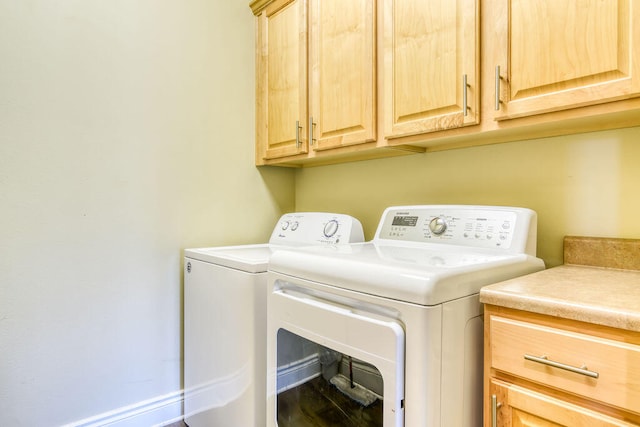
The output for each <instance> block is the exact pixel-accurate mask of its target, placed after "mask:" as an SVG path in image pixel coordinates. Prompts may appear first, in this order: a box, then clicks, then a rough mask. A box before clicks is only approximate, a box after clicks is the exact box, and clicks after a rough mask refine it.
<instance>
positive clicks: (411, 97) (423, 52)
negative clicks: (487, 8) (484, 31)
mask: <svg viewBox="0 0 640 427" xmlns="http://www.w3.org/2000/svg"><path fill="white" fill-rule="evenodd" d="M477 7H478V2H477V1H476V0H461V1H455V2H452V1H448V0H437V1H424V0H403V1H398V0H384V13H383V17H384V21H383V32H384V79H383V80H384V83H383V85H384V106H383V110H384V128H385V133H384V136H385V137H386V138H398V137H401V136H409V135H416V134H424V133H429V132H434V131H439V130H443V129H451V128H459V127H462V126H467V125H473V124H477V123H478V122H479V118H480V116H479V111H478V106H479V94H480V91H479V87H478V75H479V68H478V67H479V58H478V55H479V47H480V45H479V41H480V34H479V13H478V10H477Z"/></svg>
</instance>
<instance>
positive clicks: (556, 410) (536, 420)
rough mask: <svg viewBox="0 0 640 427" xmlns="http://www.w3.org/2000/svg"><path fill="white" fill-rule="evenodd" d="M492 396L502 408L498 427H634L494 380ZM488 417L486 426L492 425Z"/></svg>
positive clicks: (498, 418)
mask: <svg viewBox="0 0 640 427" xmlns="http://www.w3.org/2000/svg"><path fill="white" fill-rule="evenodd" d="M490 392H491V394H493V395H496V397H497V403H498V404H500V406H499V408H498V409H497V411H496V412H497V414H496V415H497V420H496V421H497V422H496V424H497V425H498V426H501V427H562V426H589V427H614V426H615V427H631V426H635V424H632V423H628V422H625V421H622V420H618V419H615V418H612V417H609V416H607V415H603V414H599V413H597V412H595V411H591V410H589V409H586V408H583V407H581V406H578V405H574V404H571V403H568V402H564V401H562V400H559V399H556V398H553V397H550V396H547V395H545V394H541V393H537V392H534V391H531V390H529V389H527V388H524V387H519V386H515V385H512V384H509V383H504V382H502V381H497V380H491V386H490ZM491 416H492V414H488V416H487V420H486V421H487V422H486V423H485V425H491V424H490V423H491Z"/></svg>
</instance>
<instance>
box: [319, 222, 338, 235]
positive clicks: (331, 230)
mask: <svg viewBox="0 0 640 427" xmlns="http://www.w3.org/2000/svg"><path fill="white" fill-rule="evenodd" d="M339 225H340V224H338V221H336V220H335V219H332V220H331V221H329V222H327V223H326V224H325V225H324V230H323V231H324V236H325V237H333V236H334V235H335V234H336V233H337V232H338V226H339Z"/></svg>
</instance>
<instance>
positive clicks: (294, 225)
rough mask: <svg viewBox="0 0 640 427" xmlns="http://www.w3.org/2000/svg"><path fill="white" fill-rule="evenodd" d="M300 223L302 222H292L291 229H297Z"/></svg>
mask: <svg viewBox="0 0 640 427" xmlns="http://www.w3.org/2000/svg"><path fill="white" fill-rule="evenodd" d="M299 225H300V223H299V222H298V221H293V224H291V231H296V230H297V229H298V226H299Z"/></svg>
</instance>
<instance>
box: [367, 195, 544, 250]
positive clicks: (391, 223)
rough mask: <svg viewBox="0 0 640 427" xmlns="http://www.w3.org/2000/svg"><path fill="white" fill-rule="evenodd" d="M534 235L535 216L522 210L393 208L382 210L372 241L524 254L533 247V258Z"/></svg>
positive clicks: (444, 206)
mask: <svg viewBox="0 0 640 427" xmlns="http://www.w3.org/2000/svg"><path fill="white" fill-rule="evenodd" d="M536 232H537V230H536V214H535V212H534V211H532V210H530V209H525V208H513V207H501V206H466V205H424V206H396V207H391V208H388V209H386V210H385V212H384V214H383V216H382V219H381V221H380V224H379V225H378V230H377V232H376V237H375V240H394V241H406V242H418V243H440V244H450V245H459V246H468V247H477V248H494V249H502V250H505V251H509V252H525V251H526V252H527V253H528V252H529V251H530V250H531V247H532V245H533V248H534V253H533V255H535V237H536ZM530 240H533V242H531V241H530Z"/></svg>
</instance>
